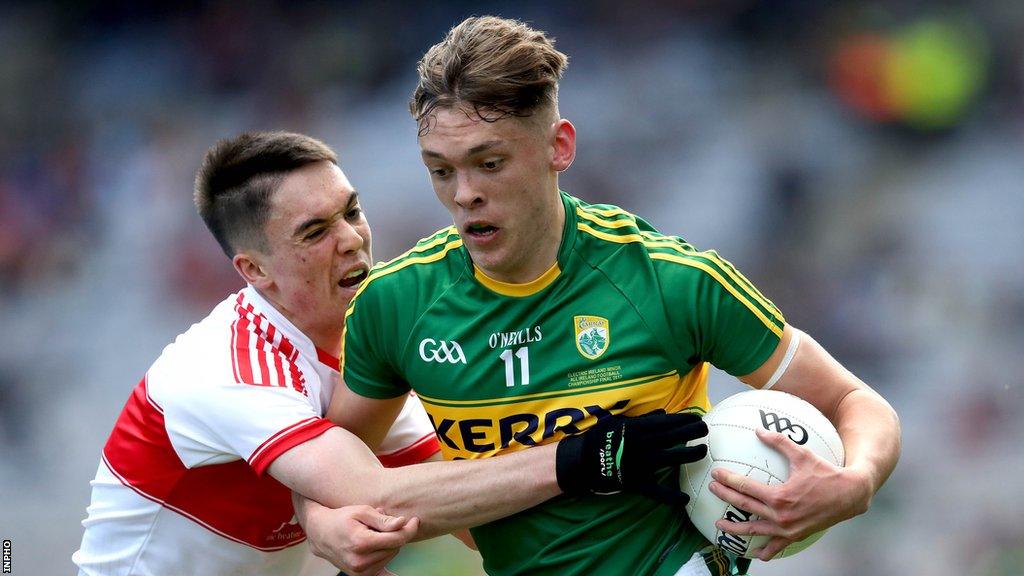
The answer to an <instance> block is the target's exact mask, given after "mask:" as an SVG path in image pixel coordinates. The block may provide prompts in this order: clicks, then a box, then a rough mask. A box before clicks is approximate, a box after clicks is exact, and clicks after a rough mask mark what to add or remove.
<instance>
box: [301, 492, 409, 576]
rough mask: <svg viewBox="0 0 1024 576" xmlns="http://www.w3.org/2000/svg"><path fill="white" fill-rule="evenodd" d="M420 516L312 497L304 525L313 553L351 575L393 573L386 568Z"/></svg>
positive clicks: (376, 575) (407, 540) (404, 542)
mask: <svg viewBox="0 0 1024 576" xmlns="http://www.w3.org/2000/svg"><path fill="white" fill-rule="evenodd" d="M419 525H420V521H419V519H418V518H404V517H401V516H399V517H395V516H388V515H387V514H384V513H383V511H381V510H374V509H373V508H371V507H369V506H345V507H343V508H338V509H331V508H325V507H323V506H321V505H319V504H316V503H313V502H312V501H310V502H309V503H308V505H307V511H306V518H305V523H304V528H305V529H306V535H307V536H308V537H309V543H310V547H311V549H312V551H313V553H314V554H316V555H317V556H319V557H321V558H324V559H325V560H327V561H329V562H330V563H331V564H334V565H335V566H336V567H338V568H340V569H341V570H342V571H343V572H345V574H347V575H348V576H378V575H386V574H391V572H389V571H388V570H387V568H385V566H386V565H387V563H388V562H390V561H391V559H392V558H394V557H395V555H396V554H398V551H399V549H401V547H402V546H403V545H404V544H406V543H407V542H409V541H410V540H412V538H413V537H415V536H416V531H417V530H418V529H419Z"/></svg>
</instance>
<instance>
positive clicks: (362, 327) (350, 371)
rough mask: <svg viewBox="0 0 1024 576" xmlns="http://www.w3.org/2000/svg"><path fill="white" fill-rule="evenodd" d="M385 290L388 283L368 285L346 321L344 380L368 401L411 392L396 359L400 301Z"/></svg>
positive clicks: (342, 363)
mask: <svg viewBox="0 0 1024 576" xmlns="http://www.w3.org/2000/svg"><path fill="white" fill-rule="evenodd" d="M366 281H367V282H369V281H370V280H369V279H368V280H366ZM386 288H387V286H386V283H385V282H380V283H373V284H370V285H368V286H366V287H365V288H364V289H363V290H362V291H361V292H360V293H358V294H356V297H355V298H353V299H352V302H351V303H350V304H349V309H348V315H347V317H346V319H345V340H344V347H343V348H342V357H341V375H342V379H343V380H344V381H345V384H347V385H348V387H349V388H350V389H351V390H352V391H353V392H355V393H356V394H359V395H360V396H366V397H368V398H381V399H383V398H394V397H396V396H401V395H402V394H405V393H406V392H408V391H409V384H408V383H407V382H405V380H404V379H403V378H402V376H401V375H400V374H399V371H398V363H397V360H396V358H397V355H398V352H397V350H398V346H400V342H402V340H401V339H400V338H399V337H398V334H397V330H398V329H397V325H398V322H397V319H396V318H394V316H395V309H396V302H397V301H395V300H392V299H391V298H390V297H389V296H388V294H387V290H386ZM389 304H390V305H389Z"/></svg>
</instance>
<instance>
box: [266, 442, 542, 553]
mask: <svg viewBox="0 0 1024 576" xmlns="http://www.w3.org/2000/svg"><path fill="white" fill-rule="evenodd" d="M306 444H309V445H310V446H308V447H306V448H309V449H311V453H314V454H316V457H315V458H295V457H294V456H296V455H297V454H298V453H297V454H292V452H296V449H293V450H292V451H289V452H288V453H285V454H283V455H282V456H281V457H280V458H278V460H279V461H280V462H277V461H275V463H274V464H272V465H271V473H272V474H275V477H277V478H278V479H279V480H281V481H282V482H284V483H285V484H286V485H288V486H289V487H290V488H292V489H293V490H295V491H296V492H298V493H300V494H302V495H304V496H307V497H309V498H312V499H314V500H316V501H318V502H320V503H321V504H323V505H324V506H327V507H330V508H339V507H342V506H348V505H353V504H366V505H369V506H372V507H374V508H381V509H383V510H384V511H386V512H387V513H388V514H389V515H392V516H405V517H417V518H419V519H420V530H419V533H418V535H417V537H418V538H420V539H425V538H432V537H434V536H438V535H441V534H445V533H448V532H451V531H453V530H456V529H459V528H467V527H470V526H476V525H479V524H483V523H486V522H490V521H492V520H496V519H498V518H502V517H505V516H508V515H510V514H514V513H516V512H519V511H522V510H524V509H526V508H529V507H532V506H535V505H537V504H540V503H541V502H544V501H545V500H548V499H549V498H551V497H553V496H555V495H557V494H559V493H560V490H559V488H558V483H557V480H556V476H555V445H554V444H552V445H549V446H539V447H535V448H530V449H527V450H523V451H521V452H516V453H513V454H509V455H506V456H500V457H494V458H487V459H481V460H460V461H455V462H427V463H423V464H416V465H413V466H404V467H400V468H384V467H382V466H380V464H379V463H378V462H377V461H376V458H375V457H374V456H373V455H372V453H370V451H369V450H368V449H367V448H366V447H365V445H363V444H362V443H361V442H359V441H358V439H356V438H354V437H352V436H351V434H349V433H347V432H345V431H343V430H341V429H340V428H334V429H331V430H329V431H328V432H326V433H324V435H323V436H321V437H319V438H316V439H314V440H310V441H309V442H307V443H306ZM298 448H303V447H302V446H300V447H298ZM282 459H284V460H282ZM275 467H277V470H275ZM303 513H304V514H308V512H307V511H303Z"/></svg>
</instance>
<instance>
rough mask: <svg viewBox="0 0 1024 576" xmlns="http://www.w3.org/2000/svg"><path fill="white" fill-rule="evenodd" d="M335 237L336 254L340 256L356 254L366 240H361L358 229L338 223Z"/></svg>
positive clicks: (347, 223)
mask: <svg viewBox="0 0 1024 576" xmlns="http://www.w3.org/2000/svg"><path fill="white" fill-rule="evenodd" d="M336 235H337V237H338V252H340V253H342V254H351V253H353V252H358V251H359V250H360V249H361V248H362V247H363V244H364V243H366V239H365V238H363V235H362V234H361V233H360V231H359V229H358V228H357V227H355V226H353V225H352V224H350V223H349V222H345V221H342V222H339V223H338V227H337V234H336Z"/></svg>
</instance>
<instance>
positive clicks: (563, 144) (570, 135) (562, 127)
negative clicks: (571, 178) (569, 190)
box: [551, 118, 576, 172]
mask: <svg viewBox="0 0 1024 576" xmlns="http://www.w3.org/2000/svg"><path fill="white" fill-rule="evenodd" d="M552 128H553V129H554V142H553V144H554V155H553V156H552V158H551V167H552V168H553V169H554V170H555V172H564V171H565V170H566V169H568V168H569V166H570V165H571V164H572V161H573V160H574V159H575V158H576V127H575V126H573V125H572V122H569V121H568V120H566V119H564V118H560V119H559V120H558V121H557V122H555V123H554V124H553V125H552Z"/></svg>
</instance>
